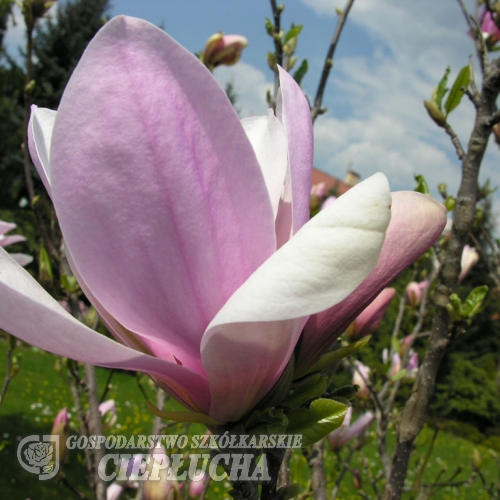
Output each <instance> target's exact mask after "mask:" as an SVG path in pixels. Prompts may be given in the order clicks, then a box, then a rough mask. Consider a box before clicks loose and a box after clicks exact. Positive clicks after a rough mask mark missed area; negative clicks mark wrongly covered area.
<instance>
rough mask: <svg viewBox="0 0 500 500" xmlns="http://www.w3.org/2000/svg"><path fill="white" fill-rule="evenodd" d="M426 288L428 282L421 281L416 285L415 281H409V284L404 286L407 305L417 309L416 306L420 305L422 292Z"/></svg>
mask: <svg viewBox="0 0 500 500" xmlns="http://www.w3.org/2000/svg"><path fill="white" fill-rule="evenodd" d="M428 286H429V281H428V280H425V281H421V282H420V283H417V282H416V281H410V283H408V285H406V297H407V299H408V303H409V304H410V305H411V306H413V307H417V306H418V305H420V302H421V301H422V295H423V293H424V290H425V289H426V288H427V287H428Z"/></svg>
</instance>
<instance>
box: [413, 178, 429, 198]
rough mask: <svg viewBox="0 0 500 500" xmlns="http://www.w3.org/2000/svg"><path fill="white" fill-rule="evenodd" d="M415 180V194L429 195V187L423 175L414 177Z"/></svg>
mask: <svg viewBox="0 0 500 500" xmlns="http://www.w3.org/2000/svg"><path fill="white" fill-rule="evenodd" d="M415 180H416V181H417V187H416V188H415V189H414V191H416V192H417V193H422V194H430V193H429V186H428V185H427V181H426V180H425V177H424V176H423V175H415Z"/></svg>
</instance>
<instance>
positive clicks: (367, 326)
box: [354, 288, 396, 340]
mask: <svg viewBox="0 0 500 500" xmlns="http://www.w3.org/2000/svg"><path fill="white" fill-rule="evenodd" d="M394 295H396V289H395V288H384V289H383V290H382V291H381V292H380V293H379V294H378V295H377V297H376V298H375V300H374V301H373V302H371V303H370V304H369V305H368V306H367V307H366V308H365V309H364V310H363V312H362V313H361V314H360V315H359V316H358V317H357V318H356V321H355V323H356V332H355V335H354V338H355V339H356V340H359V339H360V338H361V337H364V336H366V335H369V334H370V333H371V332H373V331H374V330H376V329H377V328H378V326H379V325H380V323H381V322H382V319H383V317H384V315H385V313H386V311H387V308H388V307H389V304H390V303H391V300H392V299H393V298H394Z"/></svg>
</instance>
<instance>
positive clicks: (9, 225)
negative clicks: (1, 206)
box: [0, 220, 17, 236]
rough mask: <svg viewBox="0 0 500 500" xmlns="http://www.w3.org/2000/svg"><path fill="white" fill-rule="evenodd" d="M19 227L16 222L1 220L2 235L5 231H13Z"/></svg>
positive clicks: (0, 229)
mask: <svg viewBox="0 0 500 500" xmlns="http://www.w3.org/2000/svg"><path fill="white" fill-rule="evenodd" d="M16 227H17V225H16V224H14V223H13V222H5V221H3V220H0V236H2V235H3V234H5V233H8V232H9V231H12V230H13V229H15V228H16Z"/></svg>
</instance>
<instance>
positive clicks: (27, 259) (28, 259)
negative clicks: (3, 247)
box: [9, 253, 33, 267]
mask: <svg viewBox="0 0 500 500" xmlns="http://www.w3.org/2000/svg"><path fill="white" fill-rule="evenodd" d="M9 255H10V256H11V257H12V258H13V259H14V260H15V261H16V262H17V263H18V264H19V265H20V266H23V267H24V266H27V265H28V264H31V263H32V262H33V257H32V256H31V255H26V254H25V253H10V254H9Z"/></svg>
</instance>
